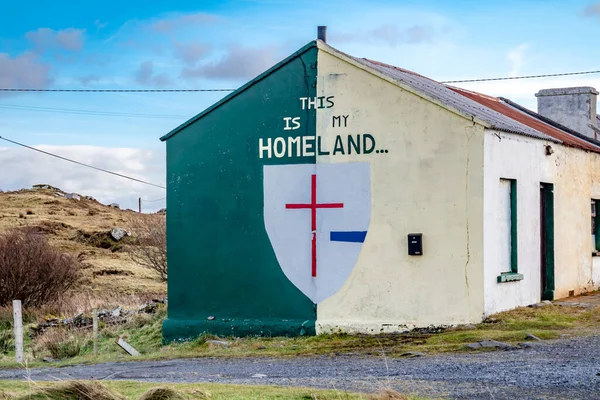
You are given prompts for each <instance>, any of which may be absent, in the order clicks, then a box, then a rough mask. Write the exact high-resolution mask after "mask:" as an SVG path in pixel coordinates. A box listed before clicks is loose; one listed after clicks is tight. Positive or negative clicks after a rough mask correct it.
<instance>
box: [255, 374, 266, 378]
mask: <svg viewBox="0 0 600 400" xmlns="http://www.w3.org/2000/svg"><path fill="white" fill-rule="evenodd" d="M252 377H253V378H266V377H267V375H265V374H254V375H252Z"/></svg>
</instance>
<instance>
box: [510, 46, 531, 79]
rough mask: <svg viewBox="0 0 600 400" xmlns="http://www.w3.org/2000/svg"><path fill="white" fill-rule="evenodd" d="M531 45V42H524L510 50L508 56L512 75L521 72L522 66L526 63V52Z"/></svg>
mask: <svg viewBox="0 0 600 400" xmlns="http://www.w3.org/2000/svg"><path fill="white" fill-rule="evenodd" d="M530 47H531V46H530V45H529V43H523V44H520V45H518V46H517V47H515V48H512V49H510V50H509V52H508V54H507V58H508V61H509V62H510V76H518V75H519V74H520V73H521V68H522V67H523V64H524V63H525V52H526V51H527V50H528V49H529V48H530Z"/></svg>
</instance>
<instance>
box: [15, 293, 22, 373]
mask: <svg viewBox="0 0 600 400" xmlns="http://www.w3.org/2000/svg"><path fill="white" fill-rule="evenodd" d="M13 320H14V327H15V358H16V361H17V362H18V363H22V362H23V314H22V312H21V300H13Z"/></svg>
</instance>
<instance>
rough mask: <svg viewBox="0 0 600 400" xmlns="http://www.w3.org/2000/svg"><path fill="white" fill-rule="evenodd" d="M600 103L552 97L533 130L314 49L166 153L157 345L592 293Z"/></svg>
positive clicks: (391, 320)
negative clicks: (165, 261)
mask: <svg viewBox="0 0 600 400" xmlns="http://www.w3.org/2000/svg"><path fill="white" fill-rule="evenodd" d="M597 95H598V92H596V91H595V90H594V89H592V88H567V89H551V90H543V91H540V92H539V93H538V94H537V96H538V104H539V107H538V112H539V114H538V113H534V112H532V111H530V110H527V109H525V108H523V107H521V106H519V105H517V104H515V103H513V102H511V101H510V100H507V99H503V98H495V97H490V96H486V95H483V94H480V93H475V92H471V91H467V90H463V89H459V88H456V87H452V86H448V85H444V84H441V83H439V82H436V81H433V80H431V79H428V78H426V77H424V76H421V75H418V74H416V73H413V72H410V71H407V70H404V69H401V68H397V67H394V66H391V65H386V64H383V63H380V62H377V61H372V60H368V59H363V58H356V57H353V56H350V55H347V54H344V53H342V52H340V51H338V50H336V49H334V48H332V47H330V46H329V45H327V44H326V43H325V42H324V41H322V40H317V41H314V42H311V43H309V44H307V45H306V46H304V47H303V48H301V49H300V50H298V51H297V52H296V53H294V54H292V55H290V56H289V57H288V58H286V59H285V60H283V61H281V62H280V63H279V64H277V65H275V66H274V67H272V68H271V69H269V70H268V71H266V72H265V73H263V74H262V75H260V76H258V77H256V78H255V79H253V80H252V81H250V82H249V83H247V84H246V85H244V86H242V87H241V88H239V89H238V90H236V91H235V92H233V93H232V94H230V95H229V96H227V97H225V98H224V99H222V100H221V101H219V102H218V103H216V104H215V105H213V106H211V107H210V108H208V109H207V110H205V111H203V112H201V113H200V114H198V115H197V116H195V117H194V118H192V119H190V120H189V121H187V122H186V123H184V124H182V125H181V126H179V127H177V128H176V129H174V130H173V131H171V132H170V133H168V134H167V135H166V136H164V137H163V138H162V140H163V141H166V146H167V184H168V194H167V202H168V206H169V210H170V211H169V216H168V221H167V234H168V241H167V243H168V257H169V283H168V284H169V305H168V308H169V309H168V318H167V319H166V320H165V322H164V327H163V328H164V329H163V334H164V337H165V340H166V341H170V340H174V339H181V338H189V337H193V336H195V335H199V334H201V333H203V332H210V333H214V334H227V335H229V334H231V335H271V336H274V335H311V334H315V333H321V332H330V331H339V330H341V331H346V332H362V333H380V332H398V331H405V330H407V329H411V328H415V327H426V326H431V325H434V326H443V325H456V324H464V323H477V322H480V321H481V320H482V319H483V318H485V317H486V316H487V315H490V314H493V313H496V312H499V311H503V310H508V309H511V308H514V307H518V306H524V305H528V304H532V303H536V302H538V301H540V300H542V299H555V298H560V297H566V296H569V295H570V294H578V293H581V292H585V291H588V290H595V289H598V286H600V258H599V257H596V256H597V255H598V254H599V253H597V250H600V235H599V234H598V233H597V232H598V229H600V223H598V221H597V220H596V218H595V212H596V211H595V210H597V209H598V208H597V204H598V202H599V201H600V141H598V140H597V132H599V130H598V123H597V119H596V96H597ZM590 227H591V228H590ZM596 238H599V239H597V240H596Z"/></svg>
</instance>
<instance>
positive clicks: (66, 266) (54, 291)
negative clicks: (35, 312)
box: [0, 229, 79, 307]
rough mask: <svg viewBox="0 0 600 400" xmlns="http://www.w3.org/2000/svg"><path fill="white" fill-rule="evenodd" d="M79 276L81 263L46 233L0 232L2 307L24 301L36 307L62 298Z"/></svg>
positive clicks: (0, 298)
mask: <svg viewBox="0 0 600 400" xmlns="http://www.w3.org/2000/svg"><path fill="white" fill-rule="evenodd" d="M78 277H79V262H78V261H77V260H76V259H75V258H74V257H72V256H70V255H68V254H63V253H61V252H59V251H57V250H55V249H54V248H52V247H51V246H50V245H49V244H48V242H47V241H46V239H45V237H44V235H42V234H36V233H34V231H33V230H32V229H15V230H11V231H9V232H7V233H5V234H2V235H0V283H1V284H0V306H6V305H8V304H10V303H11V302H12V300H21V302H22V303H23V305H24V306H32V307H37V306H41V305H44V304H48V303H51V302H53V301H56V300H59V299H60V298H61V297H62V295H64V294H65V292H67V291H68V290H69V289H71V288H72V287H73V285H74V284H75V283H76V282H77V279H78Z"/></svg>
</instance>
